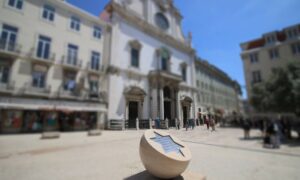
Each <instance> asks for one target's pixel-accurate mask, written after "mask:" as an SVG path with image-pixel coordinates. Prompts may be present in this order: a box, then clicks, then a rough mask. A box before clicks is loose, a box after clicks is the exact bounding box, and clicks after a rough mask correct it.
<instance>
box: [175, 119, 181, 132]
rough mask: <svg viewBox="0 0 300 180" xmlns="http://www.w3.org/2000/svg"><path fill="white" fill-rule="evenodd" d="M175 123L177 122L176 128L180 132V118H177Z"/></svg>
mask: <svg viewBox="0 0 300 180" xmlns="http://www.w3.org/2000/svg"><path fill="white" fill-rule="evenodd" d="M175 121H176V127H177V129H178V130H179V129H180V120H179V119H178V118H176V119H175Z"/></svg>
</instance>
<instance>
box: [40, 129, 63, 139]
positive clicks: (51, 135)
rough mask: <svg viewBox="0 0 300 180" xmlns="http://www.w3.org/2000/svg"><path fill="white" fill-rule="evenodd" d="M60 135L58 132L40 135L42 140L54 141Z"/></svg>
mask: <svg viewBox="0 0 300 180" xmlns="http://www.w3.org/2000/svg"><path fill="white" fill-rule="evenodd" d="M59 136H60V133H59V132H58V131H53V132H43V133H42V137H41V138H42V139H56V138H59Z"/></svg>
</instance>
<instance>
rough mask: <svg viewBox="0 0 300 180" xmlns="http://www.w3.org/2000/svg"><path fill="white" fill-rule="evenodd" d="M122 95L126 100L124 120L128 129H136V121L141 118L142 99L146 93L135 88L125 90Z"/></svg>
mask: <svg viewBox="0 0 300 180" xmlns="http://www.w3.org/2000/svg"><path fill="white" fill-rule="evenodd" d="M124 95H125V98H126V120H127V121H128V128H136V119H137V118H140V117H141V116H142V109H143V103H144V97H145V96H146V92H145V91H144V90H143V89H141V88H140V87H137V86H129V87H127V88H125V90H124Z"/></svg>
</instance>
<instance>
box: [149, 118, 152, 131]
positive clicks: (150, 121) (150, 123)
mask: <svg viewBox="0 0 300 180" xmlns="http://www.w3.org/2000/svg"><path fill="white" fill-rule="evenodd" d="M149 129H152V119H151V118H149Z"/></svg>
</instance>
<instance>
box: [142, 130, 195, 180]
mask: <svg viewBox="0 0 300 180" xmlns="http://www.w3.org/2000/svg"><path fill="white" fill-rule="evenodd" d="M140 157H141V160H142V162H143V164H144V167H145V168H146V170H147V171H148V172H149V173H150V174H152V175H153V176H155V177H158V178H162V179H170V178H175V177H177V176H180V174H182V173H183V172H184V171H185V169H186V168H187V166H188V164H189V162H190V160H191V157H192V155H191V152H190V150H189V148H188V147H187V146H186V145H185V144H184V143H183V142H182V141H180V140H179V139H177V138H176V137H174V136H172V135H170V134H169V133H167V132H164V131H159V130H147V131H146V132H145V133H144V135H143V137H142V138H141V141H140Z"/></svg>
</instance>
